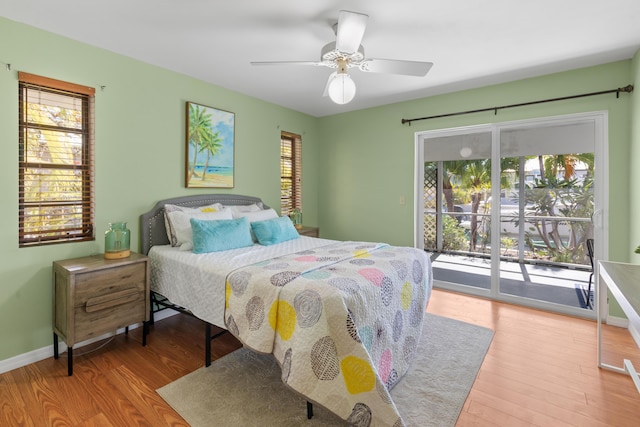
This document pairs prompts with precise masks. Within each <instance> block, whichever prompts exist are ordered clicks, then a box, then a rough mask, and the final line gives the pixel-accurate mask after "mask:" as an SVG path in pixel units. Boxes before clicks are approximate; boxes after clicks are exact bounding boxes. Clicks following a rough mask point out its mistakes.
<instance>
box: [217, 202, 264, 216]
mask: <svg viewBox="0 0 640 427" xmlns="http://www.w3.org/2000/svg"><path fill="white" fill-rule="evenodd" d="M226 207H227V208H229V209H231V211H232V212H233V216H234V218H235V217H236V215H237V214H240V213H244V212H259V211H261V210H262V203H253V204H251V205H227V206H226Z"/></svg>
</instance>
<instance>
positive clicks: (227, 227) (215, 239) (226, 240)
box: [191, 218, 253, 254]
mask: <svg viewBox="0 0 640 427" xmlns="http://www.w3.org/2000/svg"><path fill="white" fill-rule="evenodd" d="M191 228H192V229H193V253H194V254H204V253H208V252H219V251H226V250H229V249H236V248H244V247H246V246H251V245H253V240H252V239H251V234H250V233H249V221H247V219H246V218H239V219H223V220H217V221H207V220H200V219H196V218H191Z"/></svg>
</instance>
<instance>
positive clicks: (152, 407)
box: [0, 290, 640, 427]
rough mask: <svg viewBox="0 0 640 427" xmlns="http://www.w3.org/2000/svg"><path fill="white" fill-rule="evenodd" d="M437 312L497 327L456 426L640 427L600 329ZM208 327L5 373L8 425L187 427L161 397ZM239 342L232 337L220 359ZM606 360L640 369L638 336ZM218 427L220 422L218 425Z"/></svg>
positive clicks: (136, 334)
mask: <svg viewBox="0 0 640 427" xmlns="http://www.w3.org/2000/svg"><path fill="white" fill-rule="evenodd" d="M428 311H429V312H431V313H434V314H439V315H442V316H447V317H451V318H456V319H459V320H463V321H466V322H469V323H474V324H477V325H480V326H485V327H489V328H491V329H493V330H494V331H495V336H494V339H493V342H492V344H491V347H490V349H489V352H488V353H487V356H486V358H485V360H484V363H483V365H482V367H481V369H480V372H479V374H478V377H477V379H476V381H475V383H474V385H473V388H472V390H471V392H470V394H469V397H468V399H467V401H466V402H465V405H464V407H463V409H462V413H461V414H460V418H459V419H458V423H457V426H460V427H466V426H554V427H555V426H581V427H583V426H598V427H602V426H615V427H624V426H629V427H631V426H639V425H640V394H639V393H638V392H637V391H636V389H635V386H634V385H633V382H632V381H631V379H630V378H629V377H628V376H626V375H622V374H618V373H615V372H610V371H606V370H601V369H598V368H597V366H596V363H597V362H596V324H595V322H591V321H587V320H582V319H576V318H572V317H567V316H561V315H557V314H551V313H546V312H542V311H537V310H532V309H527V308H523V307H517V306H513V305H509V304H504V303H498V302H492V301H488V300H484V299H479V298H474V297H470V296H464V295H459V294H455V293H450V292H445V291H441V290H434V292H433V296H432V298H431V302H430V303H429V307H428ZM203 336H204V326H203V325H202V323H201V322H199V321H198V320H196V319H194V318H191V317H189V316H184V315H177V316H173V317H171V318H168V319H164V320H161V321H159V322H156V324H155V325H154V326H152V328H151V334H150V335H149V337H148V342H147V346H146V347H142V345H141V328H138V329H135V330H132V331H131V332H130V333H129V334H128V335H118V336H116V337H114V338H112V339H111V340H110V341H106V342H98V343H94V344H91V345H89V346H86V347H82V348H78V349H76V351H75V353H76V356H74V375H73V376H72V377H68V376H67V363H66V359H65V358H64V354H63V355H62V356H61V357H60V359H59V360H54V359H53V357H51V358H49V359H46V360H43V361H40V362H38V363H34V364H32V365H29V366H25V367H23V368H19V369H16V370H13V371H11V372H6V373H4V374H0V426H35V427H40V426H84V427H90V426H92V427H111V426H127V427H129V426H153V427H156V426H176V427H179V426H187V424H186V422H185V421H184V420H183V419H182V418H181V417H180V416H179V415H178V414H177V413H176V412H175V411H173V409H171V407H169V406H168V405H167V404H166V403H165V402H164V400H162V398H161V397H160V396H158V394H157V393H156V392H155V390H156V389H158V388H159V387H162V386H163V385H165V384H168V383H169V382H171V381H174V380H176V379H178V378H180V377H182V376H183V375H185V374H187V373H189V372H192V371H194V370H196V369H197V368H199V367H200V366H202V365H203V359H204V342H203V341H204V339H203ZM239 346H240V344H239V343H238V342H237V341H236V340H235V339H234V338H233V337H232V336H230V335H229V334H225V335H224V336H223V337H221V338H219V339H218V340H216V341H215V344H214V345H213V346H212V353H213V354H212V357H213V358H214V359H215V358H218V357H221V356H223V355H225V354H227V353H229V352H231V351H233V350H235V349H236V348H238V347H239ZM605 348H606V349H607V358H610V359H611V361H613V359H614V358H616V359H617V358H621V357H626V358H630V359H632V360H633V361H634V363H635V365H636V366H640V349H638V347H637V346H636V345H635V343H634V342H633V340H632V338H631V336H630V335H629V333H628V332H627V331H626V330H624V329H621V328H614V327H606V342H605ZM212 425H215V423H214V424H212Z"/></svg>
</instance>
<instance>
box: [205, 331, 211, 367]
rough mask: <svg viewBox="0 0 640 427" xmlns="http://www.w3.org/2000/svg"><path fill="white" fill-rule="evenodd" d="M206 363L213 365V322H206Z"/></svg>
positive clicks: (206, 364)
mask: <svg viewBox="0 0 640 427" xmlns="http://www.w3.org/2000/svg"><path fill="white" fill-rule="evenodd" d="M204 365H205V366H206V367H209V365H211V323H209V322H205V327H204Z"/></svg>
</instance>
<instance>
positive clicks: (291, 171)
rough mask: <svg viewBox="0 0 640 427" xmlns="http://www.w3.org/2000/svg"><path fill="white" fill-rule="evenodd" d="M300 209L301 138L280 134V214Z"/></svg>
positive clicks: (290, 134) (287, 213)
mask: <svg viewBox="0 0 640 427" xmlns="http://www.w3.org/2000/svg"><path fill="white" fill-rule="evenodd" d="M293 209H300V210H302V139H301V138H300V135H295V134H292V133H288V132H282V134H281V135H280V214H281V215H283V216H284V215H289V213H290V212H291V210H293Z"/></svg>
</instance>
